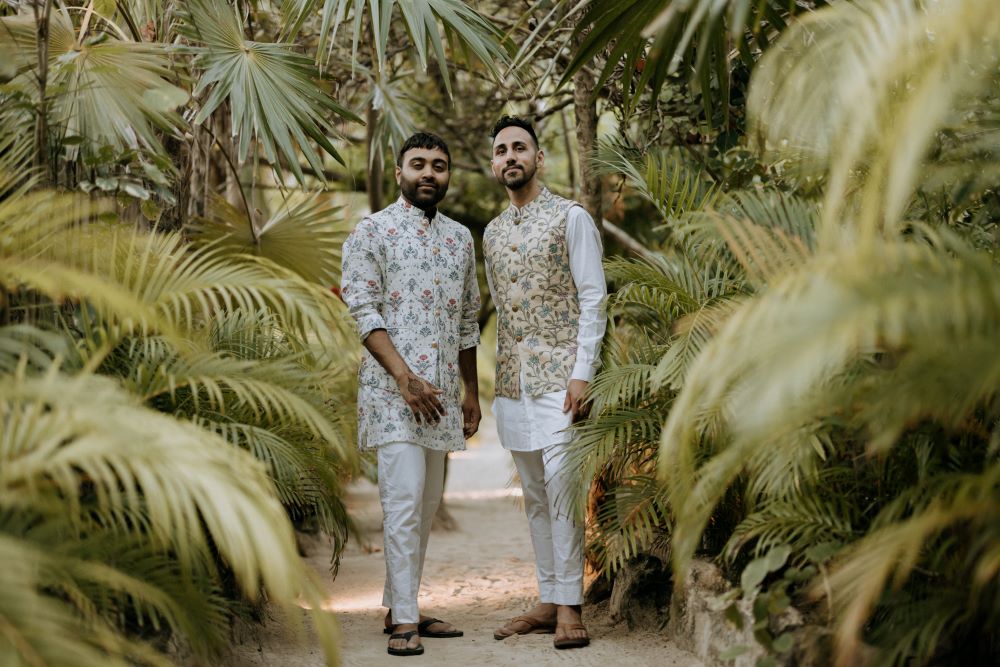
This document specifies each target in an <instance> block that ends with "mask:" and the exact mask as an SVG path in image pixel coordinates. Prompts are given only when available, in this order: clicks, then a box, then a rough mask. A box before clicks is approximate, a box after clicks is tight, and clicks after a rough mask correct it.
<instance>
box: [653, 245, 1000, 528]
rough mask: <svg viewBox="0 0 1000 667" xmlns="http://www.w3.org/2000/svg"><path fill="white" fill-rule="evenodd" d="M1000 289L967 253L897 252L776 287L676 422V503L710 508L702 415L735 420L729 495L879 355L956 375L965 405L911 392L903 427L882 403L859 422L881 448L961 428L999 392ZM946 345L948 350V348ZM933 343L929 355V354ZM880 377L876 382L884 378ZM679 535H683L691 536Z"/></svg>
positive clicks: (731, 322) (702, 360)
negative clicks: (990, 348) (990, 346)
mask: <svg viewBox="0 0 1000 667" xmlns="http://www.w3.org/2000/svg"><path fill="white" fill-rule="evenodd" d="M942 242H944V239H942ZM955 253H959V256H958V257H956V256H955ZM998 285H1000V269H998V267H997V265H996V263H995V262H994V261H993V260H992V258H991V257H990V256H989V255H986V254H985V253H978V252H974V251H970V250H968V249H967V248H963V246H962V245H961V244H959V243H957V242H954V243H949V245H948V246H947V250H944V249H939V248H935V247H932V246H930V245H928V244H925V243H920V242H897V243H885V244H884V245H883V246H882V247H881V248H879V251H878V252H877V253H875V254H865V253H859V252H852V253H850V254H838V255H828V256H817V257H816V258H814V259H812V260H811V261H810V262H808V263H807V264H806V265H805V266H804V267H803V268H802V269H801V270H800V271H798V272H795V273H792V274H788V275H786V276H785V277H784V278H782V279H780V280H779V281H777V282H776V283H775V284H774V285H773V286H771V288H770V289H769V290H768V291H767V292H765V293H764V294H762V295H760V296H759V297H758V298H757V299H755V300H753V301H749V302H747V303H745V304H743V305H742V306H741V307H739V308H738V309H737V310H736V312H734V313H733V314H732V315H731V316H730V317H729V319H728V320H727V321H726V323H725V325H724V326H723V328H722V330H721V331H720V332H719V333H718V335H717V336H716V337H715V338H714V339H713V340H712V341H711V342H710V343H709V344H708V346H706V348H705V350H704V352H703V353H702V355H701V356H700V357H699V358H698V360H697V361H696V363H695V364H694V366H693V367H692V369H691V371H690V373H689V375H688V377H687V381H686V383H685V386H684V389H683V390H682V392H681V393H680V395H679V396H678V398H677V401H676V403H675V406H674V408H673V410H672V411H671V414H670V417H669V419H668V421H667V424H666V426H665V427H664V434H663V444H662V452H661V453H662V457H661V471H662V472H663V473H664V474H665V475H667V476H668V478H669V479H670V480H671V483H672V484H675V485H676V486H675V490H676V492H677V495H676V496H675V499H676V500H677V502H680V503H681V506H684V502H685V501H683V500H681V499H682V498H688V499H690V501H689V502H698V501H699V495H701V499H704V497H705V496H704V495H703V494H698V493H695V492H694V489H693V488H692V480H694V479H696V475H695V470H694V464H693V461H694V458H693V457H694V447H695V443H696V442H698V433H697V428H698V427H697V424H698V423H699V420H700V419H701V418H702V416H703V415H705V414H715V413H719V412H724V413H725V414H726V415H727V417H728V419H727V421H728V423H729V426H728V429H729V431H730V433H731V434H732V436H733V437H734V438H735V440H734V442H733V444H732V445H730V450H731V451H732V452H737V453H735V454H730V453H727V452H723V453H722V454H720V457H724V458H720V460H719V462H718V466H720V467H719V468H718V469H717V470H715V471H714V472H713V474H714V475H717V476H718V480H719V483H725V484H728V483H729V481H731V480H732V479H733V478H734V477H733V476H734V474H735V469H730V468H728V467H727V466H728V465H729V464H730V463H732V464H736V465H737V467H738V468H739V467H741V466H742V461H745V460H746V457H745V454H746V453H747V452H748V451H751V450H754V449H755V448H757V447H763V446H766V445H767V443H769V442H771V441H773V440H774V439H775V438H776V437H781V436H782V435H783V434H787V433H790V432H792V431H793V430H794V429H795V428H797V427H798V426H796V425H805V424H809V423H812V422H813V421H815V420H816V419H817V418H820V417H822V416H824V415H830V414H834V413H836V412H837V411H839V410H842V409H844V408H845V407H846V406H848V405H850V404H851V403H852V402H853V401H855V400H856V399H857V396H858V392H859V391H864V387H865V386H866V385H865V384H864V383H860V382H854V383H850V384H848V385H846V386H837V385H832V384H831V381H832V380H834V379H835V378H836V377H837V375H838V374H840V373H844V372H849V371H851V370H852V368H853V364H854V363H855V362H856V361H857V360H858V359H859V358H861V357H862V356H863V355H866V354H871V353H872V352H874V351H876V350H885V351H888V352H891V353H892V354H893V355H896V356H897V357H898V360H899V361H898V363H899V364H900V365H901V367H902V368H908V367H909V364H914V370H913V372H914V373H916V372H917V371H916V368H918V367H919V368H922V369H923V370H924V371H925V372H926V371H928V370H930V369H931V368H934V367H935V366H932V365H929V364H931V363H934V364H939V365H941V367H943V366H947V367H948V368H950V369H951V372H952V373H954V374H953V375H952V376H951V380H950V382H949V385H948V387H947V389H949V390H952V391H959V392H960V393H959V394H958V395H951V394H948V396H949V398H948V399H947V400H946V401H944V402H943V403H942V404H940V405H937V404H936V400H935V399H936V397H935V396H927V395H926V394H923V393H920V394H918V393H914V392H912V391H911V393H910V394H909V396H908V397H907V400H906V401H905V402H904V404H903V406H901V407H899V408H895V409H893V410H891V411H890V412H889V414H890V415H892V416H893V417H894V418H893V419H886V411H887V410H889V404H888V403H883V402H881V401H879V402H878V403H877V404H875V405H874V406H873V407H874V409H873V410H871V411H870V412H867V413H865V414H864V415H863V416H862V417H860V421H861V422H862V423H863V424H864V425H865V426H866V427H867V428H868V429H869V431H870V433H871V438H872V440H871V443H872V444H871V447H872V448H875V449H880V448H884V447H886V446H889V445H891V444H892V443H893V442H894V440H895V438H896V437H897V436H898V434H899V432H900V429H901V427H902V426H903V425H904V424H906V423H909V422H911V421H912V419H914V418H915V417H917V416H922V415H928V414H929V415H934V416H935V417H936V418H938V419H942V420H943V421H944V422H945V423H950V424H954V423H956V420H959V419H961V418H962V417H963V416H964V415H965V414H967V411H968V409H970V407H971V406H974V405H975V404H976V403H977V402H978V401H979V400H982V399H983V398H984V397H986V396H989V395H991V394H992V392H993V391H995V388H996V386H997V383H998V380H1000V375H998V366H1000V363H998V362H996V360H995V358H994V357H995V355H992V356H991V355H986V356H984V354H985V348H984V347H983V346H982V344H977V341H981V340H984V339H988V338H992V339H993V340H996V338H997V336H998V335H1000V332H998V327H1000V318H997V317H996V313H998V312H1000V290H998V287H997V286H998ZM818 304H822V306H821V307H819V306H818ZM762 332H766V333H762ZM945 340H947V341H949V342H950V343H949V345H948V346H946V347H948V349H947V350H946V349H944V347H945V346H942V345H940V344H939V343H938V342H937V341H945ZM922 341H926V344H927V345H928V346H929V347H921V346H920V343H921V342H922ZM942 355H943V356H942ZM958 371H963V372H964V373H961V374H960V373H959V372H958ZM873 373H875V376H874V378H875V380H876V381H877V380H878V371H877V369H876V370H875V371H873ZM890 373H891V370H890ZM861 377H867V376H861ZM925 377H927V376H926V375H925ZM831 388H833V389H834V390H832V391H831ZM873 395H874V396H876V397H877V396H878V394H877V393H874V394H873ZM897 396H898V395H897ZM925 398H926V399H929V400H925ZM723 470H726V472H722V471H723ZM706 472H708V471H706ZM711 483H714V482H713V481H712V480H711V479H706V480H705V481H704V482H699V484H705V485H709V484H711ZM717 491H718V490H716V491H713V492H712V493H711V494H710V495H713V496H716V495H717ZM678 515H679V516H681V517H684V518H683V519H682V522H683V523H684V526H683V528H684V529H686V528H692V529H695V528H694V523H688V522H687V516H688V515H687V514H685V513H684V512H678ZM692 516H693V515H692ZM695 530H697V529H695ZM678 533H680V534H683V533H684V530H683V529H682V528H681V527H680V526H679V527H678Z"/></svg>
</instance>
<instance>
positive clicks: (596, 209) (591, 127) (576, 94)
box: [573, 68, 604, 233]
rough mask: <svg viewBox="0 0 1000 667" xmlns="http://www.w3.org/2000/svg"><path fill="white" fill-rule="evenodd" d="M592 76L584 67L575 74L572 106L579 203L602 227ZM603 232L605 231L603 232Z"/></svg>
mask: <svg viewBox="0 0 1000 667" xmlns="http://www.w3.org/2000/svg"><path fill="white" fill-rule="evenodd" d="M595 83H596V82H595V81H594V77H593V75H592V74H591V73H590V72H588V71H587V70H586V68H584V69H581V70H580V71H579V72H577V73H576V74H575V75H574V76H573V109H574V111H575V113H576V145H577V147H578V149H579V150H578V151H577V160H578V164H579V167H580V169H579V172H580V203H581V204H583V207H584V208H585V209H587V211H588V212H590V215H591V216H592V217H593V218H594V221H595V222H597V223H598V227H597V228H598V229H600V228H601V225H600V221H601V220H602V219H603V217H604V211H603V208H602V205H601V195H602V193H601V178H600V176H598V175H597V174H596V173H594V169H593V167H591V165H590V158H591V156H592V155H593V153H594V151H595V149H596V148H597V101H596V100H594V85H595ZM602 233H603V232H602Z"/></svg>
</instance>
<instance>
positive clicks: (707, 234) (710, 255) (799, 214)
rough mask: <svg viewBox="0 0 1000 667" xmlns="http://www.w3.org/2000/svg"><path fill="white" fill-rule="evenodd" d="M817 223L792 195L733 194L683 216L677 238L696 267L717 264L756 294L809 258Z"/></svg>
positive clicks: (808, 206)
mask: <svg viewBox="0 0 1000 667" xmlns="http://www.w3.org/2000/svg"><path fill="white" fill-rule="evenodd" d="M819 218H820V213H819V209H818V207H817V206H816V205H815V204H814V203H812V202H809V201H806V200H804V199H801V198H799V197H796V196H795V195H790V194H786V193H783V192H779V191H773V190H768V191H763V192H754V191H749V192H739V191H737V192H731V193H727V194H726V195H725V196H724V197H720V198H719V200H718V201H717V202H716V203H715V204H714V206H711V207H709V208H706V209H703V210H699V211H696V212H693V213H691V214H689V215H687V216H685V220H684V223H683V224H682V225H680V226H679V228H678V232H679V234H680V235H681V236H682V238H683V240H684V246H685V248H686V249H687V250H688V251H689V252H690V253H691V255H692V256H693V257H694V258H695V261H696V263H698V264H708V265H711V264H713V263H719V264H720V266H723V267H725V268H726V270H727V271H729V272H731V273H733V274H735V275H743V276H745V277H746V279H747V280H748V282H749V283H750V284H752V285H753V286H755V287H758V288H759V287H763V286H765V285H766V284H767V283H768V281H770V280H772V279H774V278H775V277H777V276H779V275H780V274H782V273H784V272H786V271H789V270H792V269H794V268H795V267H797V266H799V265H801V264H802V263H803V262H804V261H805V259H806V258H808V257H809V255H810V254H811V253H812V252H813V251H814V250H815V246H816V241H815V232H816V230H817V229H818V227H819ZM734 262H735V264H736V265H737V266H734V265H733V263H734ZM737 267H738V268H737Z"/></svg>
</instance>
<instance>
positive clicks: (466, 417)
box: [462, 396, 483, 439]
mask: <svg viewBox="0 0 1000 667" xmlns="http://www.w3.org/2000/svg"><path fill="white" fill-rule="evenodd" d="M482 418H483V413H482V410H480V409H479V397H478V396H466V397H465V400H464V401H462V434H463V435H464V436H465V437H466V439H469V438H471V437H472V436H473V435H475V434H476V431H478V430H479V420H480V419H482Z"/></svg>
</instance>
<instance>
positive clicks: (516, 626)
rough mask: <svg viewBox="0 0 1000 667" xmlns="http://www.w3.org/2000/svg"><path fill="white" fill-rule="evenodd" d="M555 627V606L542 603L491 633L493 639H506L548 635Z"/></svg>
mask: <svg viewBox="0 0 1000 667" xmlns="http://www.w3.org/2000/svg"><path fill="white" fill-rule="evenodd" d="M555 626H556V605H554V604H551V603H548V602H542V603H540V604H537V605H535V606H534V607H532V608H531V609H529V610H528V611H526V612H524V613H523V614H521V615H520V616H518V617H517V618H514V619H512V620H510V621H507V623H506V624H505V625H504V626H503V627H501V628H498V629H497V630H496V631H494V632H493V638H494V639H506V638H507V637H512V636H514V635H528V634H548V633H551V632H552V631H553V630H554V629H555Z"/></svg>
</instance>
